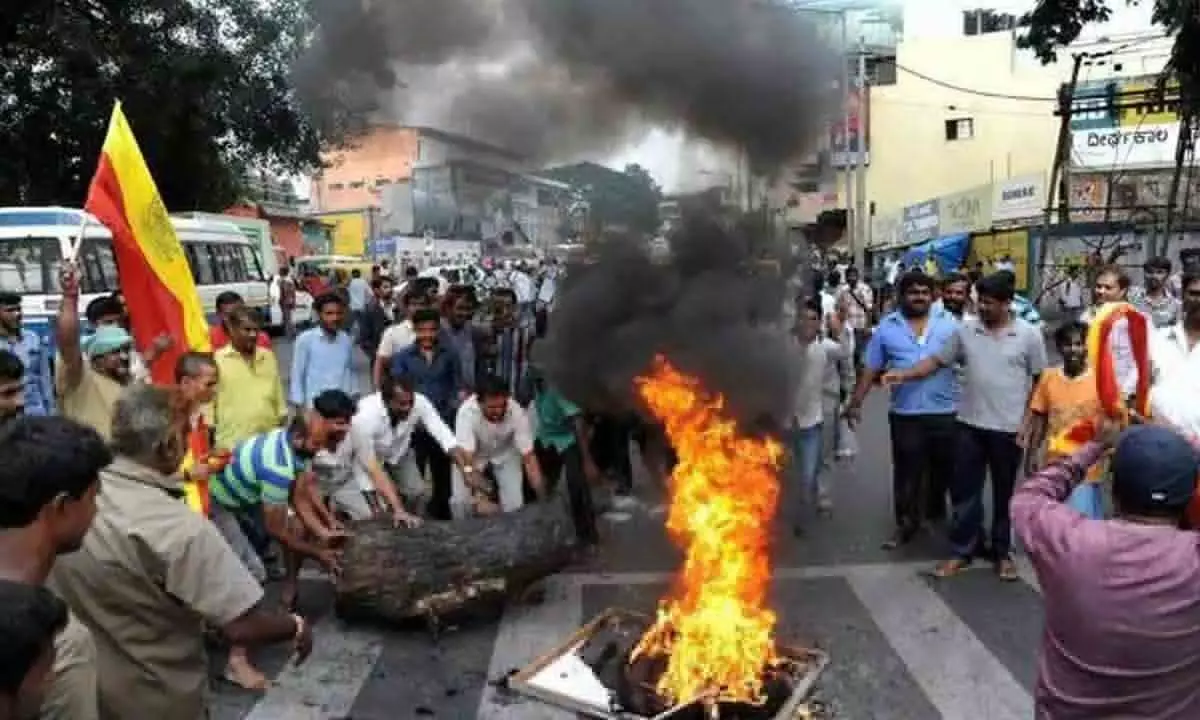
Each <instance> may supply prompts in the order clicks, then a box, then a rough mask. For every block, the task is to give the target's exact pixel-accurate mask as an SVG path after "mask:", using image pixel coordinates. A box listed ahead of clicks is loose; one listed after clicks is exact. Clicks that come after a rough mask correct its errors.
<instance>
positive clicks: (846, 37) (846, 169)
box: [835, 11, 858, 256]
mask: <svg viewBox="0 0 1200 720" xmlns="http://www.w3.org/2000/svg"><path fill="white" fill-rule="evenodd" d="M842 50H843V52H844V53H845V57H844V58H843V59H842V133H841V136H842V137H841V148H840V155H841V161H842V171H843V172H842V175H843V179H842V183H843V187H844V188H845V189H846V195H845V198H846V236H847V237H848V238H849V243H848V244H849V246H850V255H851V256H853V255H854V253H855V247H856V245H857V242H856V241H857V239H858V230H857V229H856V226H857V224H858V218H857V217H855V214H854V211H853V208H854V169H853V166H852V165H851V163H852V162H853V160H852V157H853V156H852V155H851V153H850V24H849V20H847V18H846V12H845V11H843V12H842ZM835 149H836V148H835Z"/></svg>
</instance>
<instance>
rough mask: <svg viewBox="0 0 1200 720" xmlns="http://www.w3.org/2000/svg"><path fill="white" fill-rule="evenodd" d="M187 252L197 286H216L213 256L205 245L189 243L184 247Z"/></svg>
mask: <svg viewBox="0 0 1200 720" xmlns="http://www.w3.org/2000/svg"><path fill="white" fill-rule="evenodd" d="M183 247H184V250H185V251H186V252H187V257H188V264H189V265H191V266H192V277H193V278H195V279H196V284H197V285H215V284H216V279H215V271H214V270H213V260H212V254H211V253H210V252H209V247H208V245H207V244H204V243H187V244H186V245H184V246H183Z"/></svg>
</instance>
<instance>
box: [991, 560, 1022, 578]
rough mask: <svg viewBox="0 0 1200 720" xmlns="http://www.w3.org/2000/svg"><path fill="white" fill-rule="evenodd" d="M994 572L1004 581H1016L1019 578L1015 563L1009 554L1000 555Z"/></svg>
mask: <svg viewBox="0 0 1200 720" xmlns="http://www.w3.org/2000/svg"><path fill="white" fill-rule="evenodd" d="M996 574H997V575H999V576H1000V579H1001V580H1003V581H1004V582H1016V581H1017V580H1020V579H1021V575H1020V573H1018V572H1017V563H1016V562H1014V561H1013V559H1012V556H1011V555H1007V556H1005V557H1002V558H1000V560H998V561H997V562H996Z"/></svg>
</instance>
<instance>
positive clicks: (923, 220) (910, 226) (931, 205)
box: [902, 198, 940, 245]
mask: <svg viewBox="0 0 1200 720" xmlns="http://www.w3.org/2000/svg"><path fill="white" fill-rule="evenodd" d="M938 213H939V204H938V199H937V198H934V199H933V200H926V201H925V202H921V203H917V204H916V205H909V206H908V207H906V208H904V212H903V214H902V221H903V223H904V227H903V229H902V232H903V238H904V244H905V245H911V244H913V243H919V242H923V241H925V240H931V239H933V238H935V237H937V236H938V235H939V234H940V231H939V225H940V222H939V219H938Z"/></svg>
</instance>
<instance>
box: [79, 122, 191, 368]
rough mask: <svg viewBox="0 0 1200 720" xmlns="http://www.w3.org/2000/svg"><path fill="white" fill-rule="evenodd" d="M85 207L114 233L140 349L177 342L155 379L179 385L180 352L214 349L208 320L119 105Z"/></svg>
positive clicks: (158, 363) (119, 268)
mask: <svg viewBox="0 0 1200 720" xmlns="http://www.w3.org/2000/svg"><path fill="white" fill-rule="evenodd" d="M85 207H86V209H87V211H88V212H89V213H91V214H92V215H94V216H95V217H96V218H98V219H99V220H100V222H102V223H104V226H105V227H107V228H108V229H109V231H110V232H112V236H113V254H114V255H115V257H116V261H117V273H118V275H119V277H120V282H121V292H122V293H124V295H125V304H126V306H127V307H128V308H129V322H130V325H131V329H132V331H133V337H134V339H135V340H136V341H137V346H138V347H139V348H146V347H149V346H150V345H151V344H152V343H153V342H154V341H155V340H156V339H157V338H159V337H161V336H162V335H169V336H171V337H172V338H173V339H174V340H175V343H174V344H173V345H172V346H171V348H170V349H168V350H167V351H166V352H164V353H162V355H160V356H159V357H158V359H157V360H156V361H155V362H154V364H153V366H152V367H151V368H150V374H151V377H152V378H153V380H154V382H156V383H160V384H169V383H173V382H174V381H175V378H174V372H175V363H176V361H177V360H178V358H179V356H180V355H182V354H183V353H184V352H187V351H188V350H203V351H207V350H210V349H211V346H210V345H209V340H208V322H207V321H206V320H205V317H204V308H203V307H202V306H201V304H200V296H199V295H198V294H197V293H196V283H195V280H193V278H192V271H191V268H190V267H189V266H188V261H187V256H186V255H184V252H183V246H182V245H180V244H179V238H177V237H176V236H175V228H174V226H172V225H171V220H170V218H169V217H168V216H167V209H166V207H165V206H164V205H163V202H162V198H161V197H159V194H158V188H157V187H156V186H155V185H154V178H153V177H151V175H150V168H149V167H147V166H146V160H145V158H143V157H142V151H141V149H140V148H138V144H137V139H136V138H134V136H133V131H132V130H131V129H130V127H129V121H128V120H126V119H125V114H124V113H123V112H122V111H121V103H119V102H118V103H117V104H116V106H114V107H113V112H112V119H111V120H110V121H109V124H108V135H107V136H106V137H105V138H104V147H103V149H102V150H101V153H100V163H99V165H98V166H97V167H96V174H95V176H93V177H92V184H91V187H89V188H88V197H87V204H86V206H85Z"/></svg>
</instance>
